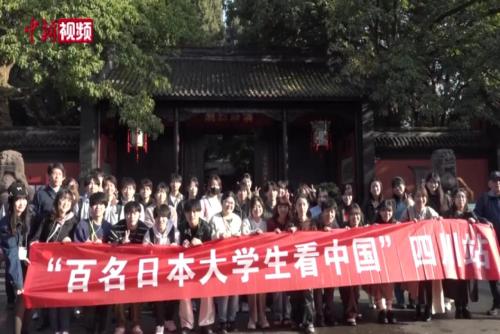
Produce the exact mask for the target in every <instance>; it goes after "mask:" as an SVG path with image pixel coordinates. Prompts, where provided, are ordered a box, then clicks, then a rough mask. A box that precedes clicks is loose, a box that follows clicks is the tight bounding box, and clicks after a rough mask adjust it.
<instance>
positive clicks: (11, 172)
mask: <svg viewBox="0 0 500 334" xmlns="http://www.w3.org/2000/svg"><path fill="white" fill-rule="evenodd" d="M15 180H19V181H21V182H23V183H24V184H25V185H26V189H28V193H29V199H30V200H31V199H32V198H33V193H34V192H33V189H31V187H29V186H28V180H27V179H26V174H25V173H24V159H23V155H22V154H21V153H19V152H17V151H13V150H6V151H2V152H0V204H5V203H7V199H8V195H7V189H9V186H10V185H11V184H12V182H14V181H15Z"/></svg>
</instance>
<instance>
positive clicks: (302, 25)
mask: <svg viewBox="0 0 500 334" xmlns="http://www.w3.org/2000/svg"><path fill="white" fill-rule="evenodd" d="M327 9H328V7H327V1H326V0H253V1H251V0H231V1H227V2H226V21H227V22H226V23H227V26H228V34H229V36H228V39H229V43H231V44H236V45H238V46H240V47H245V48H258V49H263V50H272V49H279V48H293V49H300V50H304V51H308V52H325V51H326V49H327V47H328V40H327V22H326V19H327V18H328V15H327Z"/></svg>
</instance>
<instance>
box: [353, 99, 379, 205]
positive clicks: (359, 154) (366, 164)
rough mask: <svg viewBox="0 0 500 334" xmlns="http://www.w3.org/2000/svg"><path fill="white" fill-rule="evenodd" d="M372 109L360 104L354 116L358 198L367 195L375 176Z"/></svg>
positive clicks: (365, 104)
mask: <svg viewBox="0 0 500 334" xmlns="http://www.w3.org/2000/svg"><path fill="white" fill-rule="evenodd" d="M374 127H375V125H374V119H373V111H372V110H371V109H369V108H368V104H367V103H363V104H361V107H360V110H359V111H358V112H357V113H356V117H355V125H354V129H355V130H354V131H355V142H356V147H355V150H356V177H355V180H356V191H357V194H359V195H358V198H360V199H363V200H361V201H360V203H363V201H364V200H365V199H366V198H367V196H368V191H369V189H368V187H369V186H370V181H371V180H372V179H373V177H374V176H375V138H374V130H375V129H374Z"/></svg>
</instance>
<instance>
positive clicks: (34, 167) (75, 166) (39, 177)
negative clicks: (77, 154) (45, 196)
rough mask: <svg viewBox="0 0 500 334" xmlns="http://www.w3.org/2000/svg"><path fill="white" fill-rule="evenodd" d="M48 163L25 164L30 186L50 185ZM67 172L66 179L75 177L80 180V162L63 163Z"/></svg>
mask: <svg viewBox="0 0 500 334" xmlns="http://www.w3.org/2000/svg"><path fill="white" fill-rule="evenodd" d="M48 165H49V163H48V162H25V163H24V169H25V173H26V178H27V179H28V183H29V184H30V185H42V184H47V183H48V176H47V167H48ZM63 165H64V169H65V170H66V177H74V178H75V179H77V180H78V177H79V175H80V163H79V162H63Z"/></svg>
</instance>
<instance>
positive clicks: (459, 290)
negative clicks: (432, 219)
mask: <svg viewBox="0 0 500 334" xmlns="http://www.w3.org/2000/svg"><path fill="white" fill-rule="evenodd" d="M452 197H453V202H452V204H451V209H450V210H449V211H448V212H446V213H445V214H444V217H445V218H452V219H466V220H467V221H468V222H469V223H471V224H474V223H476V222H478V219H477V217H476V215H475V214H474V212H473V211H471V210H469V207H468V199H467V191H466V190H465V189H463V188H459V189H457V190H455V191H454V192H453V196H452ZM472 287H473V289H472V290H476V291H477V281H473V284H472ZM443 289H444V294H445V296H446V297H448V298H451V299H454V300H455V318H456V319H470V318H471V313H470V311H469V310H468V309H467V304H468V303H469V295H470V293H469V292H470V291H472V290H471V281H469V280H462V279H457V280H452V279H447V280H444V281H443Z"/></svg>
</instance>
